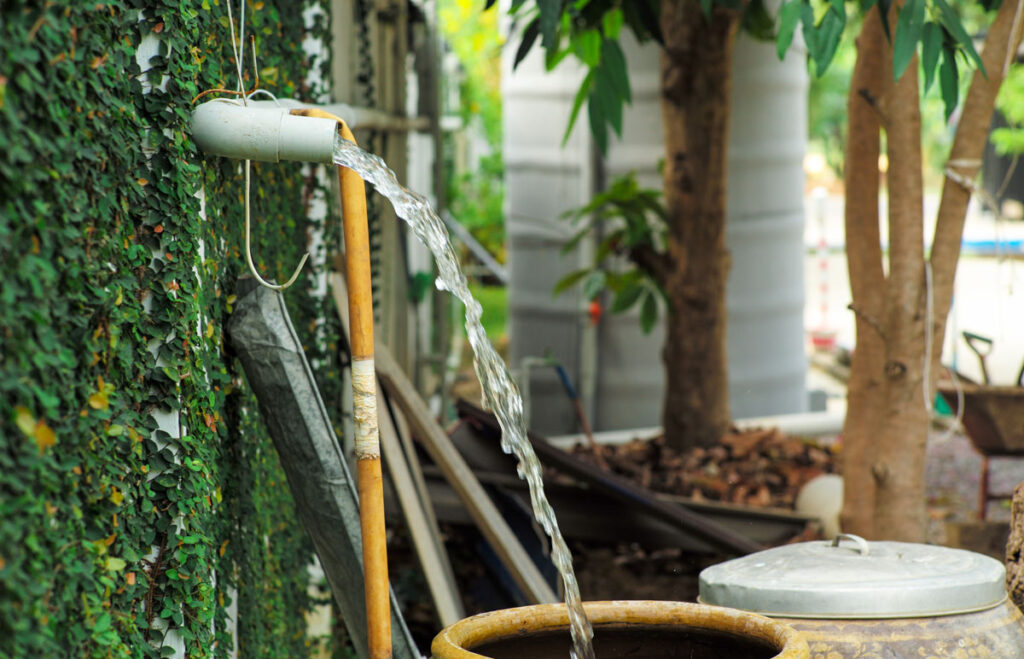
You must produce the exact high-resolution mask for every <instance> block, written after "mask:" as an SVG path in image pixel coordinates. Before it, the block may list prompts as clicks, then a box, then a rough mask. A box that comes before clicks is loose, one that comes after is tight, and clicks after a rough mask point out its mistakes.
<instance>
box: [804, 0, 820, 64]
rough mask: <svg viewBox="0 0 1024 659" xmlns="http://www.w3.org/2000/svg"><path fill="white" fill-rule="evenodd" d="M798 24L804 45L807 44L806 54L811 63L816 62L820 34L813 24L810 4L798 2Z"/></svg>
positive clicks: (812, 11)
mask: <svg viewBox="0 0 1024 659" xmlns="http://www.w3.org/2000/svg"><path fill="white" fill-rule="evenodd" d="M799 7H800V24H801V25H802V27H803V32H804V43H806V44H807V54H808V55H809V56H810V58H811V60H812V61H813V62H817V61H818V50H819V46H818V43H819V42H820V41H821V34H820V33H819V32H818V28H817V26H816V25H815V22H814V7H812V6H811V3H810V2H804V1H803V0H800V2H799Z"/></svg>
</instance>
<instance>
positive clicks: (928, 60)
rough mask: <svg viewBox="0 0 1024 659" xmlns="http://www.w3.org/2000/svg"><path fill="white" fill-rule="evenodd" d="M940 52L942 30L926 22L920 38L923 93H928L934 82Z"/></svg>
mask: <svg viewBox="0 0 1024 659" xmlns="http://www.w3.org/2000/svg"><path fill="white" fill-rule="evenodd" d="M941 52H942V28H941V27H939V26H938V25H937V24H935V23H932V22H928V23H925V25H924V33H923V34H922V36H921V67H922V68H923V69H924V91H925V93H928V90H929V89H930V88H931V86H932V83H933V82H934V81H935V65H936V64H938V63H939V53H941Z"/></svg>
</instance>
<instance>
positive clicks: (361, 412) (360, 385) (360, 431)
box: [352, 357, 380, 460]
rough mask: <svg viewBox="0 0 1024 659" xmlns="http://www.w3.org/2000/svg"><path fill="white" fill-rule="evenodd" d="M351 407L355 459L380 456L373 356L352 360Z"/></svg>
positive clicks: (377, 457)
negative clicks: (353, 417) (353, 424)
mask: <svg viewBox="0 0 1024 659" xmlns="http://www.w3.org/2000/svg"><path fill="white" fill-rule="evenodd" d="M352 395H353V399H354V400H353V401H352V409H353V410H354V411H355V417H356V419H355V442H354V444H355V451H356V459H357V460H374V459H379V458H380V439H379V436H378V434H377V374H376V369H374V367H373V357H370V358H369V359H355V360H353V361H352Z"/></svg>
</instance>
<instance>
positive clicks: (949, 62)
mask: <svg viewBox="0 0 1024 659" xmlns="http://www.w3.org/2000/svg"><path fill="white" fill-rule="evenodd" d="M939 87H940V88H941V90H942V103H943V105H944V106H945V108H946V121H949V118H950V117H951V116H953V111H954V110H956V104H957V101H958V100H959V95H960V79H959V74H958V72H957V68H956V50H955V49H954V48H953V47H952V46H951V45H950V44H948V43H946V44H943V46H942V64H941V65H940V66H939Z"/></svg>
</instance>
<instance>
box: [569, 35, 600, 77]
mask: <svg viewBox="0 0 1024 659" xmlns="http://www.w3.org/2000/svg"><path fill="white" fill-rule="evenodd" d="M601 41H602V39H601V33H600V32H598V31H597V30H585V31H583V32H581V33H579V34H577V35H575V36H574V37H573V38H572V52H574V53H575V54H576V57H578V58H579V59H580V60H581V61H582V62H583V63H584V64H586V65H587V66H588V67H590V68H594V67H596V66H597V65H598V64H600V62H601V50H602V48H603V46H602V44H601Z"/></svg>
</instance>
